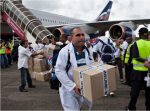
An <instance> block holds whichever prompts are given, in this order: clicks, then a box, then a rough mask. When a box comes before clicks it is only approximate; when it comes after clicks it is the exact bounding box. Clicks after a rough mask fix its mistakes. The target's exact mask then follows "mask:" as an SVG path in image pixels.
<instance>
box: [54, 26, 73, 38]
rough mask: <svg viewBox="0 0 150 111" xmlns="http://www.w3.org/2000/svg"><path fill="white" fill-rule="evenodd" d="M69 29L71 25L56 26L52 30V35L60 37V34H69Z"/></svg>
mask: <svg viewBox="0 0 150 111" xmlns="http://www.w3.org/2000/svg"><path fill="white" fill-rule="evenodd" d="M71 29H72V28H71V27H61V28H56V29H55V30H54V31H53V35H54V36H55V37H58V38H60V36H61V35H65V36H69V35H70V30H71Z"/></svg>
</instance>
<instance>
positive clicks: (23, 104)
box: [1, 64, 145, 111]
mask: <svg viewBox="0 0 150 111" xmlns="http://www.w3.org/2000/svg"><path fill="white" fill-rule="evenodd" d="M19 84H20V72H19V70H18V69H17V65H16V64H13V65H12V66H10V68H6V69H1V110H42V111H43V110H63V108H62V106H61V102H60V98H59V92H58V91H57V90H52V89H50V87H49V83H48V82H41V81H37V80H33V84H34V85H36V88H30V89H28V90H29V92H19V89H18V87H19ZM129 100H130V87H129V86H126V85H123V84H121V83H120V81H119V78H118V77H117V90H116V91H115V96H113V97H112V96H107V97H102V98H100V99H99V100H97V101H95V102H94V105H93V108H92V110H125V107H126V106H127V105H128V102H129ZM82 110H86V106H83V107H82ZM137 110H145V96H144V91H141V93H140V96H139V99H138V102H137Z"/></svg>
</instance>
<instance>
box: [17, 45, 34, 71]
mask: <svg viewBox="0 0 150 111" xmlns="http://www.w3.org/2000/svg"><path fill="white" fill-rule="evenodd" d="M31 55H32V53H31V52H30V51H29V50H28V49H27V48H24V47H22V46H19V47H18V56H19V57H18V69H20V68H22V67H24V68H28V58H29V57H30V56H31Z"/></svg>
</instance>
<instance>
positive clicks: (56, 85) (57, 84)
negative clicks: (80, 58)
mask: <svg viewBox="0 0 150 111" xmlns="http://www.w3.org/2000/svg"><path fill="white" fill-rule="evenodd" d="M56 56H57V57H58V54H57V55H56ZM56 56H54V58H52V59H54V60H52V61H56V60H55V59H57V58H56ZM53 64H56V63H53ZM70 67H71V62H70V54H69V50H68V60H67V65H66V68H65V70H66V72H67V74H68V71H69V69H70ZM49 84H50V88H51V89H55V90H58V89H59V87H60V86H61V83H60V81H59V80H58V78H57V77H56V74H55V68H52V71H51V78H50V81H49Z"/></svg>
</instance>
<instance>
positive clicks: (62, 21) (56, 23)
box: [30, 0, 113, 36]
mask: <svg viewBox="0 0 150 111" xmlns="http://www.w3.org/2000/svg"><path fill="white" fill-rule="evenodd" d="M112 4H113V2H112V0H109V1H108V3H107V4H106V6H105V7H104V9H103V10H102V12H101V13H100V14H99V15H98V16H97V18H96V19H95V20H94V21H92V22H98V21H108V19H109V15H110V11H111V8H112ZM30 11H31V12H32V13H33V14H34V15H35V16H36V17H37V18H38V19H39V20H40V21H41V22H42V24H43V25H44V26H45V27H46V28H48V29H49V30H50V31H51V32H53V34H54V35H55V34H56V33H57V32H58V33H61V32H62V29H61V28H60V27H63V26H66V27H63V30H67V29H68V28H69V27H70V26H79V27H81V29H82V30H83V31H84V32H86V33H87V34H91V33H93V32H95V31H96V30H97V28H95V27H92V26H90V25H86V24H84V23H86V22H87V21H83V20H79V19H73V18H70V17H66V16H61V15H56V14H52V13H48V12H43V11H38V10H33V9H30ZM76 23H77V24H76ZM56 35H57V34H56ZM56 35H55V36H56ZM86 36H88V35H86Z"/></svg>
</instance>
